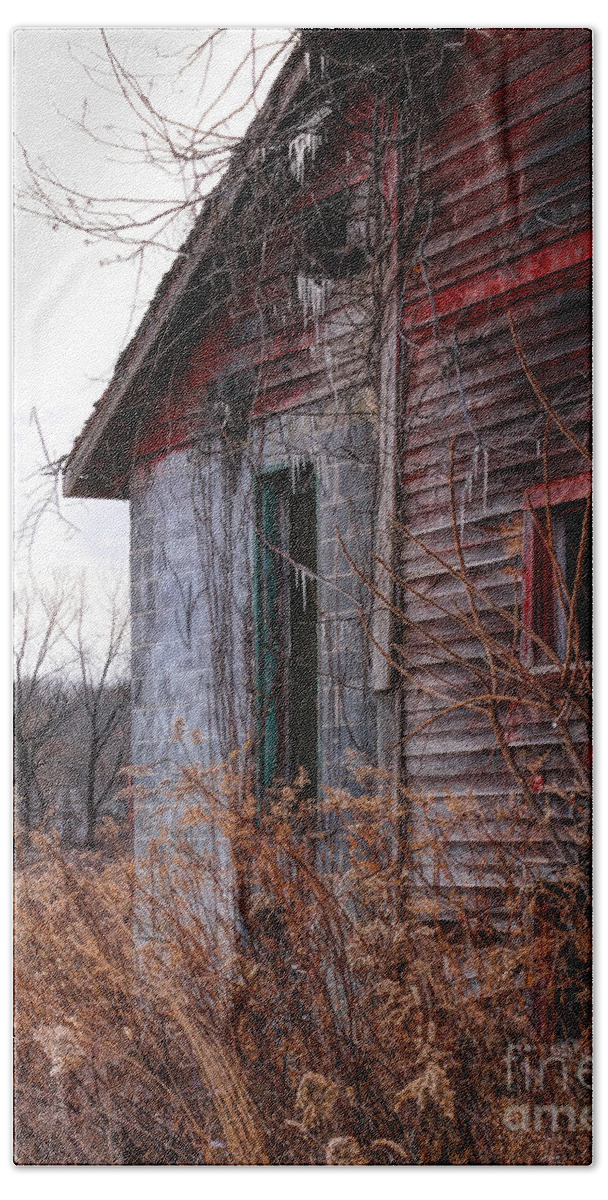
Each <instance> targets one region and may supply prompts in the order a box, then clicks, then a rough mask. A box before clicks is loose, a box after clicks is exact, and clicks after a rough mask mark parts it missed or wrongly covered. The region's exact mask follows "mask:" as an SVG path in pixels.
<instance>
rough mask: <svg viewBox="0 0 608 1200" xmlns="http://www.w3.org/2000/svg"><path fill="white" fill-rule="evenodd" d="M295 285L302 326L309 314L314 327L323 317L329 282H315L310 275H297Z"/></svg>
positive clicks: (322, 280)
mask: <svg viewBox="0 0 608 1200" xmlns="http://www.w3.org/2000/svg"><path fill="white" fill-rule="evenodd" d="M297 284H298V300H299V301H300V304H301V305H302V308H303V310H304V324H306V322H307V319H308V314H309V313H310V316H311V317H312V319H313V321H314V323H315V325H318V324H319V320H320V319H321V317H324V316H325V308H326V305H327V297H328V294H329V280H328V279H321V280H316V279H313V278H312V277H311V276H310V275H298V279H297Z"/></svg>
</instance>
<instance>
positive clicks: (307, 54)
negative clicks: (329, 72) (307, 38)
mask: <svg viewBox="0 0 608 1200" xmlns="http://www.w3.org/2000/svg"><path fill="white" fill-rule="evenodd" d="M304 66H305V67H306V74H307V76H308V78H309V79H310V50H305V51H304Z"/></svg>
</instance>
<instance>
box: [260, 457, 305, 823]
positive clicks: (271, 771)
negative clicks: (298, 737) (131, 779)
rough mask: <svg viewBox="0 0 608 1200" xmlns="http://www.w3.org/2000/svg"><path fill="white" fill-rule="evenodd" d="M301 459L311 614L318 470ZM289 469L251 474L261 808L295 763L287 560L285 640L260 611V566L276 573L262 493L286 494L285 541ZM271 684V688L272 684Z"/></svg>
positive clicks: (292, 493)
mask: <svg viewBox="0 0 608 1200" xmlns="http://www.w3.org/2000/svg"><path fill="white" fill-rule="evenodd" d="M303 465H305V467H306V469H307V471H310V474H311V480H312V488H313V504H314V546H315V562H314V565H313V566H312V567H306V568H304V570H305V572H306V577H307V578H309V579H310V580H311V582H310V583H309V585H308V586H309V587H310V602H309V605H310V612H311V614H312V613H317V612H318V610H317V599H316V595H317V592H316V588H317V578H318V576H317V571H318V536H319V534H318V521H319V504H318V476H317V471H316V470H315V466H314V463H313V462H312V461H311V460H307V459H304V460H303ZM291 471H292V468H291V467H290V465H289V464H286V463H278V464H272V465H270V466H268V467H266V468H264V469H263V470H260V471H259V472H257V473H256V475H255V479H254V488H255V512H256V519H255V525H254V589H253V616H254V626H255V691H256V742H257V785H256V786H257V792H258V805H259V807H260V809H261V808H262V807H263V805H264V800H263V797H264V793H265V792H266V790H267V789H268V788H272V787H273V786H274V785H275V784H276V783H291V782H293V779H294V778H295V767H294V764H292V762H291V757H292V754H293V751H294V746H295V740H294V733H293V728H292V722H293V717H294V708H293V705H294V693H293V683H294V676H293V661H292V647H291V639H292V637H293V634H294V626H293V624H292V621H293V610H292V608H291V601H290V596H291V589H292V583H293V581H292V579H291V570H292V566H290V565H288V563H287V562H286V574H285V578H282V582H281V583H280V585H279V588H280V595H281V596H282V598H283V600H285V599H287V603H288V605H289V608H288V613H289V630H288V632H287V642H286V643H285V642H284V633H285V631H283V634H281V632H279V626H277V627H276V629H275V630H273V629H272V628H270V627H269V628H268V630H267V631H266V633H265V632H264V620H265V617H264V608H265V598H264V597H265V588H266V584H265V571H266V570H268V571H269V575H268V578H269V579H270V578H271V577H272V579H273V580H274V581H275V583H278V578H279V577H278V576H277V575H276V574H275V567H274V566H273V565H272V559H273V557H274V555H273V551H272V548H271V545H270V543H268V541H267V538H266V532H265V529H264V528H263V515H262V512H263V504H264V496H268V497H270V496H273V497H274V499H273V501H272V502H271V503H272V505H273V506H278V505H279V504H280V497H281V495H283V496H284V497H286V500H287V504H286V508H287V511H286V514H285V515H286V518H287V526H286V531H287V539H288V543H289V542H290V540H291V533H292V529H291V524H290V516H291V506H292V504H293V502H294V496H295V495H296V492H297V480H296V483H295V485H294V482H293V477H292V476H291ZM277 511H278V507H277ZM291 552H292V551H291V550H289V551H288V553H291ZM282 553H283V552H282V551H281V550H280V549H279V555H281V554H282ZM268 555H269V557H268V558H267V556H268ZM265 561H266V566H265ZM281 575H282V573H281ZM303 586H304V587H305V586H306V584H305V583H304V584H303ZM285 587H286V588H287V591H285V590H284V589H285ZM278 598H279V591H277V599H278ZM305 607H306V606H305ZM274 615H275V618H276V617H277V616H278V613H275V614H274ZM317 619H318V618H317V617H315V618H314V620H315V636H314V661H315V670H314V689H313V691H314V696H313V695H312V694H311V696H310V706H311V714H312V715H313V725H314V745H315V751H314V759H315V762H314V771H313V770H312V768H311V770H310V771H309V774H310V775H311V791H310V798H311V799H312V798H313V797H316V795H317V793H318V787H319V779H320V763H319V735H320V729H319V694H318V689H319V660H318V654H319V642H318V639H319V631H318V628H317ZM275 635H276V636H275ZM268 636H269V637H270V641H268V640H267V639H268ZM275 641H276V645H277V647H278V646H279V644H281V645H282V648H283V650H284V651H286V657H285V656H283V659H282V661H278V662H277V664H276V670H277V672H278V673H277V683H278V688H279V692H280V695H281V696H282V707H283V710H284V711H282V712H281V713H278V714H277V711H276V703H277V697H276V696H275V698H274V700H273V702H272V712H273V713H274V715H275V718H276V717H277V715H278V721H277V725H276V729H275V730H274V738H275V741H274V742H273V733H272V730H271V729H269V727H268V724H267V722H268V718H269V716H270V724H272V719H273V718H272V715H271V713H270V710H268V712H267V711H266V708H265V705H266V702H267V700H268V697H269V695H270V692H269V690H268V679H267V677H266V669H267V664H266V656H267V654H268V653H269V651H268V646H269V645H274V644H275ZM272 654H273V651H272V649H271V650H270V657H272ZM272 690H275V689H274V687H273V689H272ZM313 710H314V712H313ZM283 720H286V721H287V725H286V726H283ZM269 733H270V742H269V741H268V737H269ZM282 760H284V761H282ZM279 762H281V767H282V771H281V767H279ZM277 772H278V773H277Z"/></svg>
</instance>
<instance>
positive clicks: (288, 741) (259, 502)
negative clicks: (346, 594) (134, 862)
mask: <svg viewBox="0 0 608 1200" xmlns="http://www.w3.org/2000/svg"><path fill="white" fill-rule="evenodd" d="M316 576H317V486H316V477H315V473H314V469H313V467H312V465H311V464H310V463H303V464H302V463H298V464H297V466H296V467H295V468H294V469H292V470H288V469H286V468H278V469H276V470H273V471H268V472H265V473H264V474H260V475H258V477H257V480H256V536H255V592H254V601H255V603H254V609H255V640H256V692H257V758H258V790H259V798H260V803H261V804H263V802H264V796H265V795H267V793H268V789H270V788H272V787H273V786H277V785H280V784H281V783H290V782H294V781H295V780H296V778H297V777H298V773H299V772H300V770H301V769H302V768H303V770H304V771H305V773H306V777H307V779H308V784H307V785H306V787H305V789H304V790H305V794H307V795H309V796H315V795H316V792H317V783H318V779H317V776H318V747H317V742H318V718H317V707H318V705H317V684H318V661H317V654H318V646H317V641H318V635H317V584H316Z"/></svg>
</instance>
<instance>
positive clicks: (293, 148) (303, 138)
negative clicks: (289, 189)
mask: <svg viewBox="0 0 608 1200" xmlns="http://www.w3.org/2000/svg"><path fill="white" fill-rule="evenodd" d="M330 112H331V109H330V108H329V107H328V105H324V107H323V108H320V109H318V110H317V112H314V113H313V114H312V116H311V117H309V118H308V120H307V122H306V124H305V125H303V126H302V127H301V129H299V130H298V132H297V133H296V135H295V137H292V139H291V141H290V143H289V170H290V171H291V173H292V175H293V176H294V178H295V179H297V181H298V183H299V184H302V183H304V168H305V165H306V159H307V158H310V160H311V161H312V162H314V160H315V156H316V153H317V150H318V149H319V147H320V146H321V145H322V143H323V134H322V131H321V126H322V124H323V122H324V120H325V118H326V117H327V116H329V114H330Z"/></svg>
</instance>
